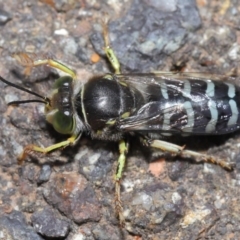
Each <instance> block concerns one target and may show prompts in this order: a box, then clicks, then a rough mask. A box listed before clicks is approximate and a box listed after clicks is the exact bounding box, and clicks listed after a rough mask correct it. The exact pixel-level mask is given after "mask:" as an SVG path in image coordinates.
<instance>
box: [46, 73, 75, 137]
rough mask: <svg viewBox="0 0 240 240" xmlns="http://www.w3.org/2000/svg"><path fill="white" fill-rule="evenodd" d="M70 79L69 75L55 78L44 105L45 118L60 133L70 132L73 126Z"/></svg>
mask: <svg viewBox="0 0 240 240" xmlns="http://www.w3.org/2000/svg"><path fill="white" fill-rule="evenodd" d="M72 81H73V79H72V78H71V77H69V76H64V77H61V78H59V79H57V80H56V82H55V84H54V86H53V90H52V92H51V95H50V98H49V99H50V103H49V104H48V105H46V107H45V112H46V119H47V121H48V122H49V123H51V124H52V125H53V127H54V129H55V130H56V131H57V132H59V133H62V134H71V133H72V131H73V128H74V119H73V105H72Z"/></svg>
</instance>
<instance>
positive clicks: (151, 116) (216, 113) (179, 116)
mask: <svg viewBox="0 0 240 240" xmlns="http://www.w3.org/2000/svg"><path fill="white" fill-rule="evenodd" d="M116 76H117V79H118V81H119V82H124V83H125V84H127V85H128V86H129V87H130V88H135V89H137V90H138V91H140V92H141V94H142V95H143V97H144V99H145V104H144V105H142V106H141V107H140V108H139V109H136V111H135V112H133V113H132V114H131V115H130V116H129V117H127V118H124V119H121V120H119V122H118V128H119V129H120V130H122V131H159V132H169V133H170V132H173V133H188V134H223V133H226V132H231V131H234V130H236V128H237V126H238V125H237V124H236V122H237V119H238V112H239V111H238V109H237V107H236V106H237V105H236V104H235V103H236V101H237V99H235V98H233V99H234V100H233V102H232V103H230V102H229V101H230V97H229V95H231V94H233V93H235V92H236V91H239V88H236V87H235V86H234V85H233V84H232V83H229V79H230V78H229V77H227V76H221V77H219V78H218V77H217V75H213V74H203V75H201V74H199V73H158V74H130V75H129V74H126V75H124V74H122V75H116ZM219 79H221V80H219ZM233 79H234V78H231V79H230V80H231V81H232V80H233ZM226 80H228V81H226ZM233 110H235V111H233Z"/></svg>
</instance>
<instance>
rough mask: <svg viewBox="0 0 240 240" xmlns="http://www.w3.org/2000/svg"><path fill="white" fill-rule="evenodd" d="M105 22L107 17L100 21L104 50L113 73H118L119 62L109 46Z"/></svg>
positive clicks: (106, 22)
mask: <svg viewBox="0 0 240 240" xmlns="http://www.w3.org/2000/svg"><path fill="white" fill-rule="evenodd" d="M107 24H108V19H107V17H105V21H103V23H102V28H103V38H104V43H105V47H104V51H105V54H106V56H107V58H108V61H109V62H110V64H111V65H112V67H113V69H114V71H115V73H116V74H120V72H121V71H120V63H119V61H118V58H117V56H116V54H115V53H114V51H113V49H112V48H111V47H110V41H109V34H108V27H107Z"/></svg>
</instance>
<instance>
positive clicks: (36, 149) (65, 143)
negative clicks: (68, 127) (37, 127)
mask: <svg viewBox="0 0 240 240" xmlns="http://www.w3.org/2000/svg"><path fill="white" fill-rule="evenodd" d="M79 137H80V136H78V137H76V136H71V137H70V138H68V139H67V140H66V141H62V142H59V143H56V144H53V145H51V146H48V147H38V146H36V145H33V144H29V145H27V146H26V147H25V148H24V149H23V152H22V153H21V155H20V156H19V157H18V162H19V164H22V163H23V161H24V159H25V158H26V157H27V155H28V154H30V153H33V152H38V153H42V154H46V153H48V152H51V151H54V150H56V149H58V148H65V147H67V146H69V145H74V144H75V142H76V141H77V140H78V139H79Z"/></svg>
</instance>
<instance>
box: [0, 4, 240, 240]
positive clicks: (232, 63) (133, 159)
mask: <svg viewBox="0 0 240 240" xmlns="http://www.w3.org/2000/svg"><path fill="white" fill-rule="evenodd" d="M239 6H240V1H239V0H235V1H234V0H232V1H230V0H224V1H216V0H214V1H205V0H198V1H197V3H195V2H194V1H193V0H188V1H177V0H171V1H159V0H158V1H157V0H156V1H155V0H151V1H147V0H129V1H127V0H119V1H114V0H109V1H94V0H89V1H85V0H81V1H80V0H79V1H77V0H69V1H64V0H42V1H34V0H32V1H31V0H28V1H26V0H25V1H24V0H9V1H3V0H0V32H1V38H0V75H1V76H3V77H4V78H6V79H8V80H9V81H12V82H14V83H17V84H20V85H22V86H25V87H29V88H31V89H32V90H34V91H36V92H38V93H41V94H43V95H45V94H46V92H47V91H49V89H51V85H52V82H53V80H54V78H55V77H56V75H57V73H56V72H54V71H52V70H50V69H48V68H47V67H40V68H37V69H34V70H33V71H32V72H31V74H30V75H29V76H26V75H25V74H24V69H23V68H22V67H21V66H20V65H19V64H18V63H17V61H16V59H13V58H12V57H11V56H12V54H14V53H17V52H29V53H31V54H32V56H34V57H38V56H43V55H45V56H52V57H54V58H56V59H58V60H60V61H63V62H64V63H66V64H67V65H68V66H70V67H72V68H73V69H75V70H76V72H77V75H78V79H79V80H80V81H83V82H85V81H87V79H89V77H90V76H93V75H96V74H101V73H104V72H110V71H112V69H111V68H110V66H109V64H108V63H107V61H106V59H105V58H104V53H103V50H102V47H103V39H102V34H101V21H102V17H103V16H104V14H105V13H107V14H108V15H109V17H110V19H111V20H110V23H109V29H110V39H111V44H112V46H113V48H114V49H115V51H116V54H117V55H118V57H119V60H120V62H121V65H122V72H124V73H127V72H145V73H146V72H149V71H151V70H159V71H160V70H161V71H163V70H164V71H169V70H183V71H190V72H210V73H216V74H219V75H228V74H230V73H233V72H234V71H233V70H236V71H238V62H239V60H240V46H239V39H240V32H239V24H240V7H239ZM236 84H238V85H240V82H239V79H236ZM0 89H1V94H0V113H1V114H0V121H1V124H0V165H1V168H0V238H1V239H26V240H27V239H31V240H32V239H68V240H72V239H76V240H77V239H101V240H102V239H129V240H130V239H134V240H137V239H165V240H166V239H169V240H172V239H184V240H186V239H231V240H233V239H236V240H237V239H240V227H239V226H240V194H239V190H238V188H239V185H240V182H239V179H240V174H239V173H240V154H239V146H240V135H239V133H235V134H232V135H230V136H222V137H211V138H209V137H201V138H200V137H195V138H190V139H187V138H186V139H184V140H181V143H182V144H186V145H187V147H188V148H190V149H194V150H197V151H203V152H207V153H209V154H210V153H211V154H213V155H216V156H219V157H222V158H226V161H232V162H234V163H236V166H235V168H234V170H233V171H232V172H228V171H225V170H224V169H222V168H220V167H219V166H215V165H211V164H202V163H201V164H196V163H195V162H194V161H193V160H192V161H191V160H186V159H180V158H178V157H177V158H174V159H173V158H169V157H165V158H163V157H161V158H160V159H159V158H158V159H157V160H156V161H154V162H151V160H152V159H153V157H152V156H151V154H149V153H148V152H147V151H145V150H146V149H145V150H142V147H140V146H139V143H138V142H137V141H136V139H133V141H132V147H131V151H130V153H129V156H128V163H127V167H126V170H125V173H124V179H123V183H122V201H123V206H124V214H125V216H126V220H127V224H126V228H125V229H121V228H120V227H119V225H118V220H117V219H116V216H115V211H114V181H113V176H114V172H115V168H116V159H117V157H118V149H117V144H115V143H108V142H101V141H92V140H91V139H90V138H89V137H88V136H83V138H82V139H81V140H80V141H79V143H78V144H77V145H76V146H75V147H73V148H71V147H70V148H67V149H65V150H64V151H56V152H54V153H53V154H50V155H48V156H43V157H41V156H37V158H33V159H31V158H29V159H28V160H27V161H26V162H25V163H24V164H23V165H21V166H19V165H18V164H17V156H18V154H20V153H21V151H22V149H23V146H26V145H27V144H30V143H35V144H38V145H43V146H49V145H51V144H53V143H55V142H59V141H60V140H63V139H64V136H61V135H59V134H57V133H55V132H54V131H53V129H52V128H51V126H49V125H47V124H46V123H45V120H44V115H43V106H42V105H41V104H28V105H21V106H20V107H12V106H11V107H10V106H9V107H8V106H7V103H8V102H9V101H13V100H19V99H28V98H29V96H28V94H26V93H23V92H20V91H19V90H17V89H14V88H11V87H9V86H6V85H5V84H4V83H2V82H0Z"/></svg>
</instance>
